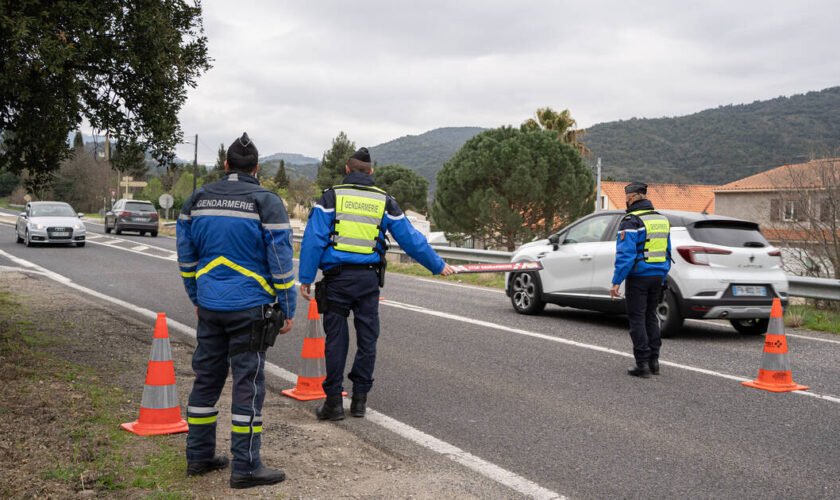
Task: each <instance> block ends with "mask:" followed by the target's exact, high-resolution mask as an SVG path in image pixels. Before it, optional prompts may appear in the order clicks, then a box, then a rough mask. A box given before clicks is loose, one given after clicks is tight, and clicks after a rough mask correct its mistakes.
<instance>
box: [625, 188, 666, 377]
mask: <svg viewBox="0 0 840 500" xmlns="http://www.w3.org/2000/svg"><path fill="white" fill-rule="evenodd" d="M624 194H625V202H626V203H627V215H625V216H624V218H623V219H622V220H621V224H620V225H619V226H618V235H617V236H616V253H615V273H614V274H613V279H612V287H611V288H610V297H611V298H618V297H621V294H620V293H619V286H620V285H621V283H622V282H623V281H625V280H626V286H625V294H626V295H627V298H626V301H625V302H626V306H627V319H628V321H629V323H630V338H631V339H632V340H633V357H635V358H636V364H635V366H632V367H631V368H629V369H628V370H627V373H628V374H630V375H633V376H634V377H642V378H648V377H649V376H650V374H651V373H653V374H654V375H658V374H659V348H660V347H661V346H662V337H661V335H660V332H659V318H658V316H657V315H656V308H657V304H658V303H659V297H660V295H661V293H662V290H663V287H664V286H665V279H666V277H667V276H668V271H669V270H670V269H671V237H670V233H671V225H670V223H669V222H668V219H667V217H665V216H664V215H662V214H660V213H658V212H656V211H655V210H654V209H653V204H652V203H651V202H650V201H649V200H648V199H647V184H642V183H640V182H633V183H630V184H628V185H627V186H625V187H624Z"/></svg>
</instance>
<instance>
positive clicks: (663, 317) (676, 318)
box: [656, 290, 685, 338]
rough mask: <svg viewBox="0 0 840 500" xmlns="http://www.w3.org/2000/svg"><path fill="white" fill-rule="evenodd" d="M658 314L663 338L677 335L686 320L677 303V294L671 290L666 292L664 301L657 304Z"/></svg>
mask: <svg viewBox="0 0 840 500" xmlns="http://www.w3.org/2000/svg"><path fill="white" fill-rule="evenodd" d="M656 315H657V316H658V317H659V331H660V333H661V334H662V337H663V338H667V337H672V336H674V335H676V334H677V333H678V332H679V331H680V328H682V325H683V322H684V321H685V318H683V317H682V315H681V314H680V308H679V306H678V305H677V296H676V295H675V294H674V292H672V291H671V290H667V291H666V292H665V297H664V298H663V300H662V302H660V303H659V304H658V305H657V306H656Z"/></svg>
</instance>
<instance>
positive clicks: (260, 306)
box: [177, 134, 296, 488]
mask: <svg viewBox="0 0 840 500" xmlns="http://www.w3.org/2000/svg"><path fill="white" fill-rule="evenodd" d="M258 157H259V153H258V152H257V147H256V146H255V145H254V143H253V142H251V139H250V138H249V137H248V134H242V137H240V138H238V139H236V140H234V141H233V144H231V145H230V147H229V148H228V150H227V161H225V171H226V172H227V175H226V176H225V177H224V178H223V179H222V180H220V181H218V182H214V183H211V184H208V185H206V186H203V187H201V188H199V189H197V190H196V191H195V192H194V193H193V195H192V196H190V197H189V198H188V199H187V201H186V202H184V206H183V209H182V210H181V214H180V215H179V217H178V226H177V230H178V231H177V234H178V239H177V244H178V265H179V266H180V268H181V276H182V277H183V279H184V287H185V288H186V290H187V294H188V295H189V297H190V300H191V301H192V303H193V304H194V305H195V307H196V316H197V317H198V327H197V328H196V337H197V340H198V345H197V346H196V348H195V353H194V354H193V361H192V366H193V370H194V371H195V383H194V385H193V390H192V393H190V399H189V406H188V407H187V422H188V424H189V434H188V435H187V474H188V475H190V476H195V475H201V474H206V473H207V472H210V471H213V470H216V469H222V468H224V467H226V466H227V465H228V458H227V457H226V456H224V455H216V454H215V450H216V417H217V415H218V413H219V409H218V407H217V406H216V403H217V402H218V400H219V396H220V394H221V392H222V388H223V387H224V385H225V380H226V379H227V376H228V370H229V369H230V371H231V372H232V374H233V397H232V404H231V452H232V453H233V467H232V471H231V475H230V486H231V487H233V488H248V487H251V486H257V485H263V484H275V483H279V482H280V481H283V480H284V479H285V478H286V475H285V473H284V472H283V471H281V470H275V469H270V468H268V467H265V466H264V465H263V464H262V462H261V461H260V444H261V436H262V428H263V423H264V421H263V415H262V406H263V399H264V398H265V375H264V373H263V369H264V367H265V353H266V350H267V349H268V347H270V346H271V345H273V343H274V340H275V338H276V336H277V335H278V334H283V333H286V332H288V331H289V330H290V329H291V328H292V324H293V323H294V316H295V304H296V293H295V288H294V267H293V264H292V253H293V252H292V244H291V239H292V231H291V226H290V225H289V216H288V214H287V213H286V207H285V206H284V205H283V201H282V200H281V199H280V198H279V197H278V196H277V195H276V194H274V193H272V192H271V191H269V190H267V189H265V188H262V187H260V185H259V182H258V181H257V179H256V177H255V175H256V173H257V170H258V169H259V166H258V165H257V159H258Z"/></svg>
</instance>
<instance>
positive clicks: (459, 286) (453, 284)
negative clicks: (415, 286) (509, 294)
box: [414, 277, 505, 293]
mask: <svg viewBox="0 0 840 500" xmlns="http://www.w3.org/2000/svg"><path fill="white" fill-rule="evenodd" d="M414 279H416V280H417V281H422V282H424V283H434V284H435V285H446V286H457V287H458V288H469V289H471V290H481V291H482V292H493V293H505V291H504V290H499V289H498V288H489V287H483V286H472V285H462V284H460V283H450V282H448V281H445V280H433V279H429V278H417V277H414Z"/></svg>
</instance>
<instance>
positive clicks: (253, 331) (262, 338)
mask: <svg viewBox="0 0 840 500" xmlns="http://www.w3.org/2000/svg"><path fill="white" fill-rule="evenodd" d="M285 319H286V316H285V315H284V314H283V310H282V309H281V308H280V304H278V303H274V304H263V305H262V317H261V318H260V319H258V320H256V321H254V322H253V323H251V325H250V326H248V327H245V328H243V329H242V330H239V331H237V332H234V333H233V334H231V336H237V335H246V334H247V335H248V336H249V341H248V345H247V347H246V346H242V347H240V348H238V349H234V350H232V351H231V352H230V356H231V357H233V356H236V355H237V354H240V353H243V352H265V351H267V350H268V348H269V347H271V346H273V345H274V341H275V340H277V335H278V334H279V333H280V329H281V328H283V323H284V321H285Z"/></svg>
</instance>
